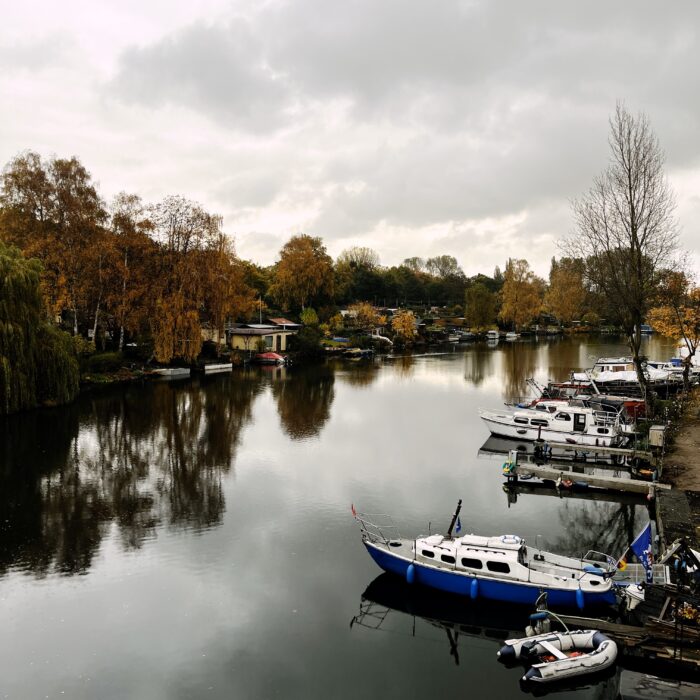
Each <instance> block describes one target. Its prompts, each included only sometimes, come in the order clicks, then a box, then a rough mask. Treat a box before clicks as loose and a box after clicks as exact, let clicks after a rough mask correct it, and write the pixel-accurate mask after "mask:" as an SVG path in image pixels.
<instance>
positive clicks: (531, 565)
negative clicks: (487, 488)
mask: <svg viewBox="0 0 700 700" xmlns="http://www.w3.org/2000/svg"><path fill="white" fill-rule="evenodd" d="M460 506H461V502H460ZM460 506H458V509H457V512H456V513H455V515H454V516H453V519H452V525H451V526H450V529H449V531H448V533H447V535H446V536H443V535H428V536H427V537H425V536H424V537H416V538H415V539H406V538H402V537H400V536H399V535H398V533H397V531H396V528H395V526H394V525H393V523H392V522H391V520H390V518H388V516H370V515H367V514H362V513H357V512H354V516H355V519H356V520H357V521H358V522H359V523H360V528H361V531H362V541H363V544H364V545H365V547H366V548H367V551H368V552H369V554H370V556H371V557H372V558H373V559H374V561H375V562H376V563H377V564H378V565H379V566H380V567H381V568H382V569H384V570H385V571H388V572H391V573H394V574H397V575H399V576H402V577H404V578H405V580H406V581H407V582H408V583H411V584H420V585H423V586H428V587H430V588H436V589H438V590H442V591H447V592H450V593H456V594H458V595H463V596H467V597H469V598H471V599H472V600H476V599H478V598H484V599H487V600H501V601H508V602H513V603H521V604H527V605H532V604H534V603H535V602H536V601H537V599H538V597H539V596H540V594H541V593H542V591H546V592H547V593H548V599H549V603H550V605H552V606H558V607H568V608H573V607H578V608H579V609H583V608H584V607H589V606H590V607H594V606H600V605H611V604H612V603H614V602H615V599H616V598H615V590H614V586H613V583H612V580H611V577H612V576H613V575H614V573H615V571H616V566H615V563H616V562H615V560H614V559H613V558H612V557H610V556H608V555H605V554H601V553H599V552H592V551H589V552H587V553H586V555H584V556H582V557H580V558H578V559H576V558H573V557H566V556H561V555H558V554H554V553H552V552H546V551H543V550H540V549H539V548H536V547H531V546H528V545H527V544H526V543H525V540H524V539H522V538H521V537H518V536H517V535H500V536H496V537H481V536H478V535H465V536H463V537H453V536H452V529H453V527H454V524H455V520H456V519H457V517H458V514H459V508H460ZM377 518H384V523H383V524H378V522H377Z"/></svg>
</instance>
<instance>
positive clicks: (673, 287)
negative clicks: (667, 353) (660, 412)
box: [647, 272, 700, 390]
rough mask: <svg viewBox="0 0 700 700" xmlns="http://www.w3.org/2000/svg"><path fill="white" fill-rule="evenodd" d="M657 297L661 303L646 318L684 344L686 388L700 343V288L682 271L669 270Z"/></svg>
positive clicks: (665, 333)
mask: <svg viewBox="0 0 700 700" xmlns="http://www.w3.org/2000/svg"><path fill="white" fill-rule="evenodd" d="M660 299H663V303H662V304H660V305H659V306H655V307H654V308H652V309H651V310H650V311H649V315H648V317H647V319H648V321H649V324H650V325H651V326H652V327H653V328H654V330H655V331H657V332H658V333H661V334H662V335H665V336H668V337H669V338H673V339H674V340H676V341H678V342H679V343H680V344H681V346H682V347H683V348H685V350H686V352H685V355H684V357H683V383H684V385H685V388H686V390H687V389H688V388H689V384H690V382H689V376H690V367H691V365H692V363H693V357H695V353H696V352H697V350H698V347H699V346H700V288H699V287H694V286H693V285H692V284H691V282H690V280H689V279H688V278H687V277H686V275H684V274H683V273H681V272H672V273H670V274H669V275H668V276H667V278H666V279H665V280H664V283H663V286H662V294H661V295H660Z"/></svg>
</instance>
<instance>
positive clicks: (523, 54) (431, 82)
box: [0, 0, 700, 274]
mask: <svg viewBox="0 0 700 700" xmlns="http://www.w3.org/2000/svg"><path fill="white" fill-rule="evenodd" d="M0 9H1V14H0V16H1V17H2V21H1V22H0V105H2V109H0V162H2V164H4V163H6V162H7V161H8V160H9V159H10V158H12V157H13V156H14V155H15V154H17V153H18V152H20V151H22V150H25V149H32V150H36V151H38V152H40V153H42V154H43V155H45V156H50V155H52V154H55V155H59V156H69V155H77V156H78V157H80V159H81V160H82V161H83V163H84V164H85V165H86V166H87V167H88V169H89V170H90V171H91V172H92V174H93V177H94V178H95V179H96V180H97V181H98V182H99V185H100V190H101V192H102V194H103V196H104V197H105V198H107V199H110V198H111V197H112V196H113V195H114V194H116V193H117V192H119V191H121V190H126V191H129V192H136V193H138V194H140V195H141V196H142V197H143V198H144V199H145V200H146V201H155V200H157V199H159V198H161V197H163V196H165V195H167V194H183V195H185V196H187V197H190V198H192V199H195V200H197V201H199V202H201V203H202V204H203V205H204V206H205V207H207V208H208V209H210V210H212V211H215V212H218V213H221V214H222V215H223V216H224V221H225V229H226V231H227V232H228V233H229V234H230V235H232V236H234V237H235V240H236V245H237V249H238V251H239V253H240V254H241V255H242V256H244V257H248V258H252V259H254V260H256V261H257V262H260V263H262V264H269V263H271V262H273V261H274V260H275V258H276V256H277V252H278V250H279V248H280V246H281V245H282V244H283V242H284V241H285V240H286V239H287V238H288V237H289V236H290V235H292V234H294V233H298V232H305V233H310V234H313V235H319V236H322V237H323V238H324V239H325V241H326V244H327V247H328V250H329V252H330V253H331V254H332V255H337V254H338V253H339V252H340V251H342V250H343V249H344V248H347V247H348V246H350V245H367V246H370V247H372V248H374V249H375V250H377V251H378V252H379V254H380V257H381V259H382V262H383V263H384V264H395V263H398V262H400V261H401V260H403V259H404V258H405V257H408V256H412V255H420V256H430V255H438V254H443V253H446V254H451V255H454V256H456V257H457V259H458V260H459V262H460V264H461V265H462V267H463V268H464V270H465V271H466V272H467V274H475V273H476V272H487V273H490V272H491V271H492V270H493V268H494V266H495V265H501V266H503V264H504V261H505V260H506V258H507V257H509V256H517V257H525V258H527V259H528V260H530V262H531V264H532V265H533V267H534V268H535V269H536V270H537V271H538V272H539V273H540V274H546V272H547V271H548V268H549V258H550V257H551V255H553V254H555V253H556V240H557V239H558V238H559V237H561V236H562V235H565V234H567V233H569V232H570V231H571V229H572V218H571V213H570V206H569V202H570V200H571V199H572V198H574V197H576V196H578V195H580V194H581V193H582V192H583V191H585V190H586V188H587V187H588V186H589V185H590V183H591V180H592V178H593V176H594V175H595V174H597V173H598V172H599V171H600V170H602V169H603V168H604V167H605V164H606V161H607V129H608V124H607V119H608V116H609V115H610V113H611V112H612V111H613V110H614V108H615V102H616V100H618V99H623V100H625V101H626V104H627V106H628V107H629V108H630V109H631V110H632V111H638V110H643V111H645V112H646V113H647V114H648V116H649V118H650V120H651V123H652V126H653V127H654V129H655V131H656V133H657V135H658V136H659V139H660V141H661V144H662V146H663V147H664V149H665V150H666V154H667V170H668V175H669V178H670V180H671V183H672V185H673V186H674V189H675V191H676V196H677V200H678V219H679V222H680V224H681V228H682V232H683V233H682V236H683V243H684V245H685V247H686V248H687V249H689V250H690V251H692V252H693V253H695V252H700V228H699V227H698V224H697V221H698V220H700V198H699V194H700V138H699V137H700V133H699V126H700V121H699V119H698V114H699V113H698V108H699V107H700V89H699V88H700V85H699V82H700V81H699V77H698V76H699V75H700V72H699V70H698V67H699V66H700V52H699V48H700V39H699V37H698V31H699V28H700V21H699V20H700V4H698V3H697V2H690V1H689V2H674V3H672V4H668V3H658V2H653V3H652V2H639V1H635V2H622V1H621V2H615V3H611V2H609V1H608V2H587V3H561V2H523V1H521V0H517V1H513V2H505V1H503V2H493V1H488V0H484V1H483V2H457V1H455V2H450V1H448V0H431V1H430V2H427V1H426V2H419V1H418V0H401V2H399V1H398V0H344V1H343V2H333V1H332V0H330V1H329V0H253V1H248V0H233V1H229V2H223V1H221V0H198V2H196V3H195V2H184V1H182V0H148V1H145V0H118V1H117V0H115V1H111V0H110V1H108V0H100V1H99V2H95V0H62V2H58V3H57V2H49V0H44V1H43V2H38V1H36V0H23V2H21V3H17V2H14V0H13V2H8V0H0Z"/></svg>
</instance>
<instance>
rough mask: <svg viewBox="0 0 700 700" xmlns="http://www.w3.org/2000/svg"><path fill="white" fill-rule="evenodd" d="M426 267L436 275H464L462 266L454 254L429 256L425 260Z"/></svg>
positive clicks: (443, 276) (444, 276)
mask: <svg viewBox="0 0 700 700" xmlns="http://www.w3.org/2000/svg"><path fill="white" fill-rule="evenodd" d="M425 269H426V270H427V271H428V272H429V273H430V274H431V275H434V276H435V277H442V278H443V279H444V278H446V277H452V276H459V275H462V276H463V275H464V273H463V272H462V268H461V267H460V266H459V263H458V262H457V258H455V257H453V256H452V255H438V256H436V257H434V258H428V259H427V260H426V261H425Z"/></svg>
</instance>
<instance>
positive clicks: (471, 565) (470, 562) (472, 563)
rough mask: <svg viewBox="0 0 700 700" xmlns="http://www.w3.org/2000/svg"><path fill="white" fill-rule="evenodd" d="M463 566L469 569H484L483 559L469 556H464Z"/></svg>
mask: <svg viewBox="0 0 700 700" xmlns="http://www.w3.org/2000/svg"><path fill="white" fill-rule="evenodd" d="M462 566H466V567H467V569H483V568H484V565H483V563H482V561H481V559H470V558H469V557H462Z"/></svg>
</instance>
